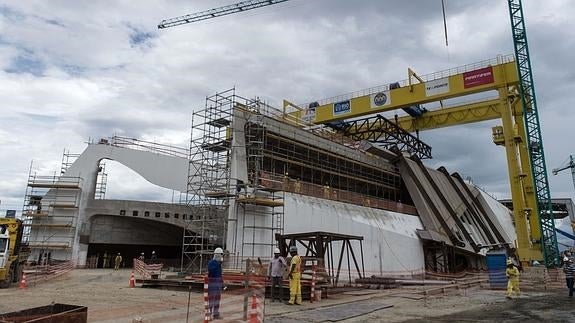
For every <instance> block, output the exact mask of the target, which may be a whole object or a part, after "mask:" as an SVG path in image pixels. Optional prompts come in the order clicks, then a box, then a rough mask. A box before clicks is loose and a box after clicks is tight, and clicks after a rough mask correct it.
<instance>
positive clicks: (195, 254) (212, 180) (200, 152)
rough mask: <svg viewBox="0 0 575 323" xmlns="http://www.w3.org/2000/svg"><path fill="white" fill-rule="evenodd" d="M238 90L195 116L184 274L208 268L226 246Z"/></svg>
mask: <svg viewBox="0 0 575 323" xmlns="http://www.w3.org/2000/svg"><path fill="white" fill-rule="evenodd" d="M234 103H235V89H231V90H227V91H224V92H221V93H216V94H215V95H213V96H210V97H207V98H206V103H205V108H204V109H202V110H200V111H197V112H194V113H193V115H192V133H191V142H190V157H189V159H190V164H189V168H188V190H187V201H186V204H187V205H188V206H190V207H191V211H190V218H189V221H188V222H187V224H186V227H185V228H184V237H183V243H182V271H199V272H201V271H202V269H203V268H204V267H205V264H206V262H207V260H209V255H210V254H211V253H212V252H213V249H214V248H215V247H216V246H223V245H224V241H225V237H224V232H225V227H226V217H227V211H228V208H229V203H230V202H229V200H230V198H231V197H233V196H234V191H233V190H232V189H231V188H230V149H231V138H230V136H228V135H227V129H228V126H230V125H231V122H232V112H233V106H234Z"/></svg>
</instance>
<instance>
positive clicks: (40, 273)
mask: <svg viewBox="0 0 575 323" xmlns="http://www.w3.org/2000/svg"><path fill="white" fill-rule="evenodd" d="M74 268H75V266H74V263H73V262H72V261H66V262H61V263H56V264H51V265H44V266H32V267H26V268H24V270H23V273H22V278H21V279H20V285H22V281H24V282H25V284H26V287H27V286H33V285H35V284H39V283H42V282H47V281H51V280H53V279H55V278H58V277H60V276H62V275H65V274H67V273H69V272H70V271H72V270H73V269H74Z"/></svg>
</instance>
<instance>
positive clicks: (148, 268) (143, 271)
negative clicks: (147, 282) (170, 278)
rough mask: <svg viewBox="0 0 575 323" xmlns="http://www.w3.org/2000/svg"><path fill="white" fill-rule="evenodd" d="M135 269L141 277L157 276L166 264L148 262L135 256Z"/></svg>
mask: <svg viewBox="0 0 575 323" xmlns="http://www.w3.org/2000/svg"><path fill="white" fill-rule="evenodd" d="M133 263H134V271H135V272H137V273H138V275H140V277H141V278H145V279H148V278H154V277H155V278H157V277H159V275H160V274H161V272H162V268H163V267H164V264H147V263H145V262H144V261H142V260H139V259H136V258H134V260H133Z"/></svg>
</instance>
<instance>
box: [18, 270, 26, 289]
mask: <svg viewBox="0 0 575 323" xmlns="http://www.w3.org/2000/svg"><path fill="white" fill-rule="evenodd" d="M18 288H20V289H24V288H26V274H24V273H23V274H22V279H21V280H20V285H18Z"/></svg>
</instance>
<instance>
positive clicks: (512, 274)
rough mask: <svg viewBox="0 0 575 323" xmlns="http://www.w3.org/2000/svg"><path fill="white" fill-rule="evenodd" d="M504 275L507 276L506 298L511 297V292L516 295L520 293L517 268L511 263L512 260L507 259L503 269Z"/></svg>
mask: <svg viewBox="0 0 575 323" xmlns="http://www.w3.org/2000/svg"><path fill="white" fill-rule="evenodd" d="M505 276H507V298H511V296H512V295H513V292H515V293H517V296H519V294H520V293H521V292H520V290H519V269H517V267H515V265H514V264H513V260H511V259H508V260H507V269H505Z"/></svg>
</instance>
